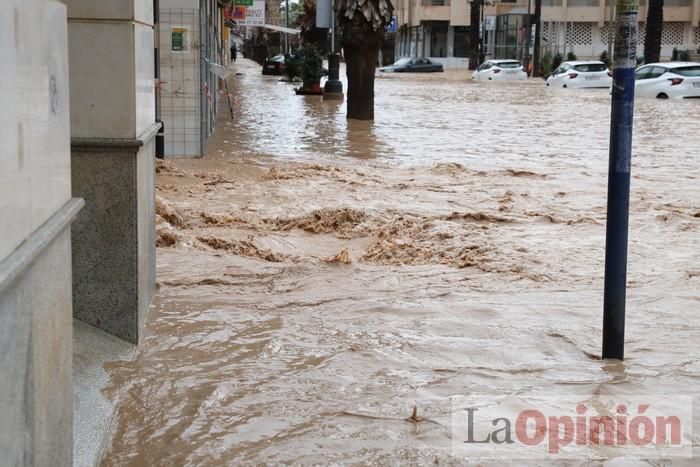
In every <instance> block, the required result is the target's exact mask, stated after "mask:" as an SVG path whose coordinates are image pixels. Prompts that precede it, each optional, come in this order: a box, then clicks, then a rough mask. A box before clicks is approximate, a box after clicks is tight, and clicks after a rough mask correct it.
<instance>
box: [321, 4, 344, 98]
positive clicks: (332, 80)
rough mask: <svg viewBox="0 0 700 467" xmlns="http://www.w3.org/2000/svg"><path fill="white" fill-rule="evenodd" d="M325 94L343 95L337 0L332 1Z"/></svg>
mask: <svg viewBox="0 0 700 467" xmlns="http://www.w3.org/2000/svg"><path fill="white" fill-rule="evenodd" d="M323 90H324V95H325V96H328V95H329V94H331V95H333V94H335V95H340V96H342V95H343V83H342V82H341V81H340V54H338V53H337V52H336V48H335V0H332V2H331V53H330V54H329V55H328V79H327V80H326V85H325V86H324V87H323Z"/></svg>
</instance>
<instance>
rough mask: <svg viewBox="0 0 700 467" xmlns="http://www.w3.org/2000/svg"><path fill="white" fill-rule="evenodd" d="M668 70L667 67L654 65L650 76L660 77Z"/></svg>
mask: <svg viewBox="0 0 700 467" xmlns="http://www.w3.org/2000/svg"><path fill="white" fill-rule="evenodd" d="M666 71H667V70H666V68H664V67H661V66H655V67H652V69H651V71H650V72H649V78H658V77H659V76H661V75H663V74H664V73H666Z"/></svg>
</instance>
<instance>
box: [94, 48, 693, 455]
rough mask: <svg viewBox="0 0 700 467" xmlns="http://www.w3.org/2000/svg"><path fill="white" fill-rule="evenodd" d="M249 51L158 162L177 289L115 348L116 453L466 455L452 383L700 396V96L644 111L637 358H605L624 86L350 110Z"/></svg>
mask: <svg viewBox="0 0 700 467" xmlns="http://www.w3.org/2000/svg"><path fill="white" fill-rule="evenodd" d="M236 66H237V71H238V72H240V73H242V75H238V76H235V77H234V78H233V79H232V80H231V86H232V88H233V90H234V93H235V113H236V117H235V119H234V120H233V121H229V120H228V119H227V118H226V114H225V113H221V114H220V123H219V125H218V127H217V129H216V133H215V135H214V137H213V141H212V143H211V144H210V146H209V150H208V151H209V154H208V155H207V157H206V158H205V159H202V160H180V161H166V162H161V163H159V164H158V169H157V171H158V175H157V199H158V206H157V228H158V246H159V248H158V279H157V281H158V284H159V293H158V297H157V300H156V302H155V305H154V307H153V308H152V310H151V312H150V316H149V318H148V322H147V330H146V333H147V335H146V338H145V341H144V343H143V345H142V346H141V347H140V348H139V351H138V353H137V355H136V357H135V360H134V361H131V362H115V363H112V364H110V365H109V371H110V374H111V377H112V386H111V388H110V389H109V396H110V397H112V398H117V399H118V400H119V409H118V415H117V422H116V430H115V434H114V438H113V441H112V443H111V447H110V448H109V449H108V451H107V454H106V456H105V459H104V461H103V465H105V466H161V465H162V466H174V465H178V466H180V465H182V466H205V465H206V466H209V465H211V466H219V465H250V464H303V465H308V464H324V465H325V464H359V465H370V464H373V465H425V464H433V463H438V464H444V465H452V464H455V465H456V464H460V463H461V462H462V460H460V459H459V458H456V457H452V456H451V454H450V413H451V408H450V402H449V397H450V396H452V395H457V394H473V393H479V394H526V393H543V394H567V395H571V394H574V395H575V394H582V395H587V394H613V395H615V394H621V395H624V394H654V395H662V394H664V395H668V396H669V397H674V395H691V396H695V397H696V399H695V400H696V401H698V399H697V396H699V395H700V360H699V358H700V331H699V329H700V178H699V175H700V154H699V148H700V132H699V131H698V122H700V119H699V118H698V117H700V105H699V104H700V103H698V102H669V101H654V100H638V101H637V103H636V109H635V113H636V115H635V127H634V147H633V169H632V170H633V180H632V198H631V208H630V209H631V213H630V243H629V288H628V308H627V313H628V319H627V347H626V355H627V359H626V360H625V362H624V363H620V362H603V361H601V360H600V359H599V358H598V356H599V355H600V342H601V324H602V298H603V292H602V289H603V267H604V235H605V204H606V181H607V179H606V177H607V160H608V153H607V147H608V135H609V131H608V126H609V114H610V110H609V109H610V97H609V95H608V93H607V92H606V91H604V90H603V91H600V90H593V91H585V90H584V91H571V90H566V89H564V90H559V91H556V90H550V89H547V88H546V87H545V86H544V84H543V82H542V81H539V80H532V81H528V82H526V83H517V84H498V83H493V84H491V83H479V84H475V83H472V82H471V81H469V80H468V79H467V75H466V74H464V73H445V74H442V75H429V76H428V75H426V76H404V75H387V76H379V77H378V78H377V82H376V121H374V122H370V123H368V122H348V121H346V120H345V116H344V115H345V108H344V104H343V103H341V102H337V101H323V100H321V99H320V98H317V97H306V98H304V97H299V96H295V95H294V94H293V92H292V88H291V86H290V85H289V84H285V83H281V82H279V81H278V80H277V79H276V78H274V77H262V76H260V72H259V68H258V67H257V66H254V65H252V64H250V63H249V62H243V63H240V62H239V64H237V65H236ZM345 89H347V87H346V88H345ZM414 407H417V412H418V415H419V416H420V417H423V418H419V419H417V420H416V419H411V418H410V416H411V414H412V412H413V409H414ZM695 431H696V433H700V429H699V427H698V423H697V422H696V423H695ZM694 444H695V445H697V444H698V437H697V434H696V437H695V440H694ZM473 461H474V463H477V462H478V461H479V459H473ZM639 462H640V461H633V462H631V463H630V464H629V465H637V464H638V463H639ZM669 463H670V462H659V461H654V462H650V464H652V465H667V464H669ZM484 464H489V465H504V464H511V465H522V463H521V462H517V461H512V460H509V461H505V460H504V461H498V462H494V461H486V462H484ZM547 464H548V463H546V462H539V463H536V464H534V465H547ZM562 464H563V465H569V464H572V465H598V462H595V461H588V460H585V459H584V460H581V461H580V462H568V463H563V462H562ZM618 464H619V463H615V461H611V465H618ZM675 464H678V465H693V464H694V462H693V461H692V460H686V461H678V462H674V465H675ZM625 465H628V464H625Z"/></svg>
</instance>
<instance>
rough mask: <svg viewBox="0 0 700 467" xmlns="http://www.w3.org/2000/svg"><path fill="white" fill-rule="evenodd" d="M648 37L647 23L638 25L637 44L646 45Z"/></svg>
mask: <svg viewBox="0 0 700 467" xmlns="http://www.w3.org/2000/svg"><path fill="white" fill-rule="evenodd" d="M646 38H647V23H639V24H638V25H637V46H640V45H644V42H645V41H646Z"/></svg>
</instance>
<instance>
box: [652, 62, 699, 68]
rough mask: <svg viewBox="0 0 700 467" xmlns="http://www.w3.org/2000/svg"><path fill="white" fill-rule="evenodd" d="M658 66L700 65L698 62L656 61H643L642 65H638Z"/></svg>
mask: <svg viewBox="0 0 700 467" xmlns="http://www.w3.org/2000/svg"><path fill="white" fill-rule="evenodd" d="M649 65H653V66H660V67H664V68H676V67H679V66H700V63H698V62H656V63H645V64H644V65H640V66H639V68H641V67H643V66H649Z"/></svg>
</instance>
